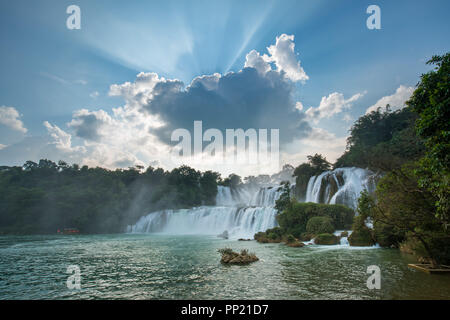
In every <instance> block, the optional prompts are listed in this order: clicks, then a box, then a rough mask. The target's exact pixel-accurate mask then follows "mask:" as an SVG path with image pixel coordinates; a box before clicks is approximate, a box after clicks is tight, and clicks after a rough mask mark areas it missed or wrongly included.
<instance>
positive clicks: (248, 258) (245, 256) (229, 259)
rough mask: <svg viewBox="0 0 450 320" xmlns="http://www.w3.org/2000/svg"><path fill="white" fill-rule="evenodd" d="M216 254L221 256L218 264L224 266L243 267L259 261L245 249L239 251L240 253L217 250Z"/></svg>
mask: <svg viewBox="0 0 450 320" xmlns="http://www.w3.org/2000/svg"><path fill="white" fill-rule="evenodd" d="M218 252H219V253H220V254H221V255H222V258H221V259H220V262H222V263H224V264H240V265H243V264H249V263H252V262H255V261H258V260H259V259H258V257H257V256H256V255H255V254H254V253H249V252H248V251H247V250H246V249H244V250H241V253H237V252H234V251H233V250H232V249H230V248H225V249H219V250H218Z"/></svg>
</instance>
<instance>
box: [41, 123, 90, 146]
mask: <svg viewBox="0 0 450 320" xmlns="http://www.w3.org/2000/svg"><path fill="white" fill-rule="evenodd" d="M44 126H45V127H46V128H47V131H48V133H49V135H50V136H51V137H52V138H53V141H51V142H49V144H53V145H55V147H56V148H57V149H59V150H61V151H64V152H83V151H85V150H84V148H83V147H72V136H71V135H70V134H69V133H67V132H65V131H64V130H61V129H60V128H59V127H58V126H56V125H52V124H50V123H49V122H48V121H44Z"/></svg>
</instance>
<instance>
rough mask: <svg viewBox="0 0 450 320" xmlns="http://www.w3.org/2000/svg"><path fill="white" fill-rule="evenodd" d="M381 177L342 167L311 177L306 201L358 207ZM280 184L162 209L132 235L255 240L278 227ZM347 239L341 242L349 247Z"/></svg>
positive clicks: (227, 191) (221, 192)
mask: <svg viewBox="0 0 450 320" xmlns="http://www.w3.org/2000/svg"><path fill="white" fill-rule="evenodd" d="M376 180H377V175H376V174H374V173H373V172H371V171H369V170H364V169H360V168H339V169H335V170H333V171H326V172H323V173H321V174H320V175H318V176H314V177H311V178H310V180H309V182H308V186H307V191H306V196H305V199H306V202H316V203H329V204H344V205H346V206H348V207H351V208H353V209H355V208H356V206H357V201H358V197H359V195H360V193H361V191H362V190H364V189H367V190H368V191H369V192H372V191H373V190H374V189H375V185H376ZM279 189H280V188H279V185H276V184H272V185H266V186H264V187H256V186H251V185H243V186H240V187H238V188H229V187H224V186H218V192H217V196H216V206H202V207H196V208H192V209H179V210H162V211H157V212H153V213H150V214H148V215H146V216H143V217H141V218H140V219H139V221H138V222H137V223H136V224H134V225H132V226H128V229H127V231H128V232H134V233H167V234H204V235H218V234H221V233H223V232H224V231H227V233H228V236H229V237H230V238H232V239H237V238H246V239H248V238H253V236H254V234H255V233H257V232H259V231H266V230H267V229H270V228H273V227H275V226H277V222H276V219H275V217H276V213H277V212H276V210H275V208H274V206H275V202H276V200H277V199H278V198H279V197H280V196H281V194H282V191H281V189H280V190H279ZM346 241H347V239H346V238H345V239H344V238H342V239H341V242H343V243H342V244H343V245H345V244H347V242H346Z"/></svg>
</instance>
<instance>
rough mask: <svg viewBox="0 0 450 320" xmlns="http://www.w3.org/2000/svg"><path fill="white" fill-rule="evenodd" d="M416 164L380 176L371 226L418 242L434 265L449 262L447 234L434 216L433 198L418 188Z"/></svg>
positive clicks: (449, 235)
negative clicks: (391, 231)
mask: <svg viewBox="0 0 450 320" xmlns="http://www.w3.org/2000/svg"><path fill="white" fill-rule="evenodd" d="M417 166H418V163H417V162H413V163H408V164H405V165H403V166H402V167H401V168H400V169H397V170H394V171H392V172H390V173H388V174H387V175H386V176H385V177H383V178H382V179H381V180H380V182H379V183H378V186H377V189H376V199H377V204H376V206H373V204H372V205H371V206H372V207H371V209H370V212H371V217H372V219H373V221H374V223H375V224H377V223H382V224H383V225H384V226H390V227H391V228H392V229H393V230H394V231H395V233H396V234H404V235H406V237H409V238H412V239H414V240H417V241H418V242H420V243H421V245H422V246H423V248H424V251H425V252H426V257H424V258H427V259H428V260H429V261H430V262H431V263H432V264H433V265H434V266H436V265H438V264H441V263H447V262H449V261H450V250H449V248H450V233H449V231H448V230H446V229H445V226H444V223H443V222H442V220H440V219H438V218H437V217H436V216H435V201H436V198H435V197H434V195H433V194H432V193H431V192H430V191H428V190H427V189H424V188H422V187H420V185H419V177H418V176H417V171H416V168H417Z"/></svg>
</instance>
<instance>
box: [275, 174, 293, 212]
mask: <svg viewBox="0 0 450 320" xmlns="http://www.w3.org/2000/svg"><path fill="white" fill-rule="evenodd" d="M278 190H279V191H280V190H282V193H281V195H280V197H279V198H278V199H277V200H276V201H275V209H276V210H277V211H278V213H280V212H283V210H285V209H287V208H288V207H289V205H290V203H291V184H290V183H289V181H283V182H281V186H280V187H279V189H278Z"/></svg>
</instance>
